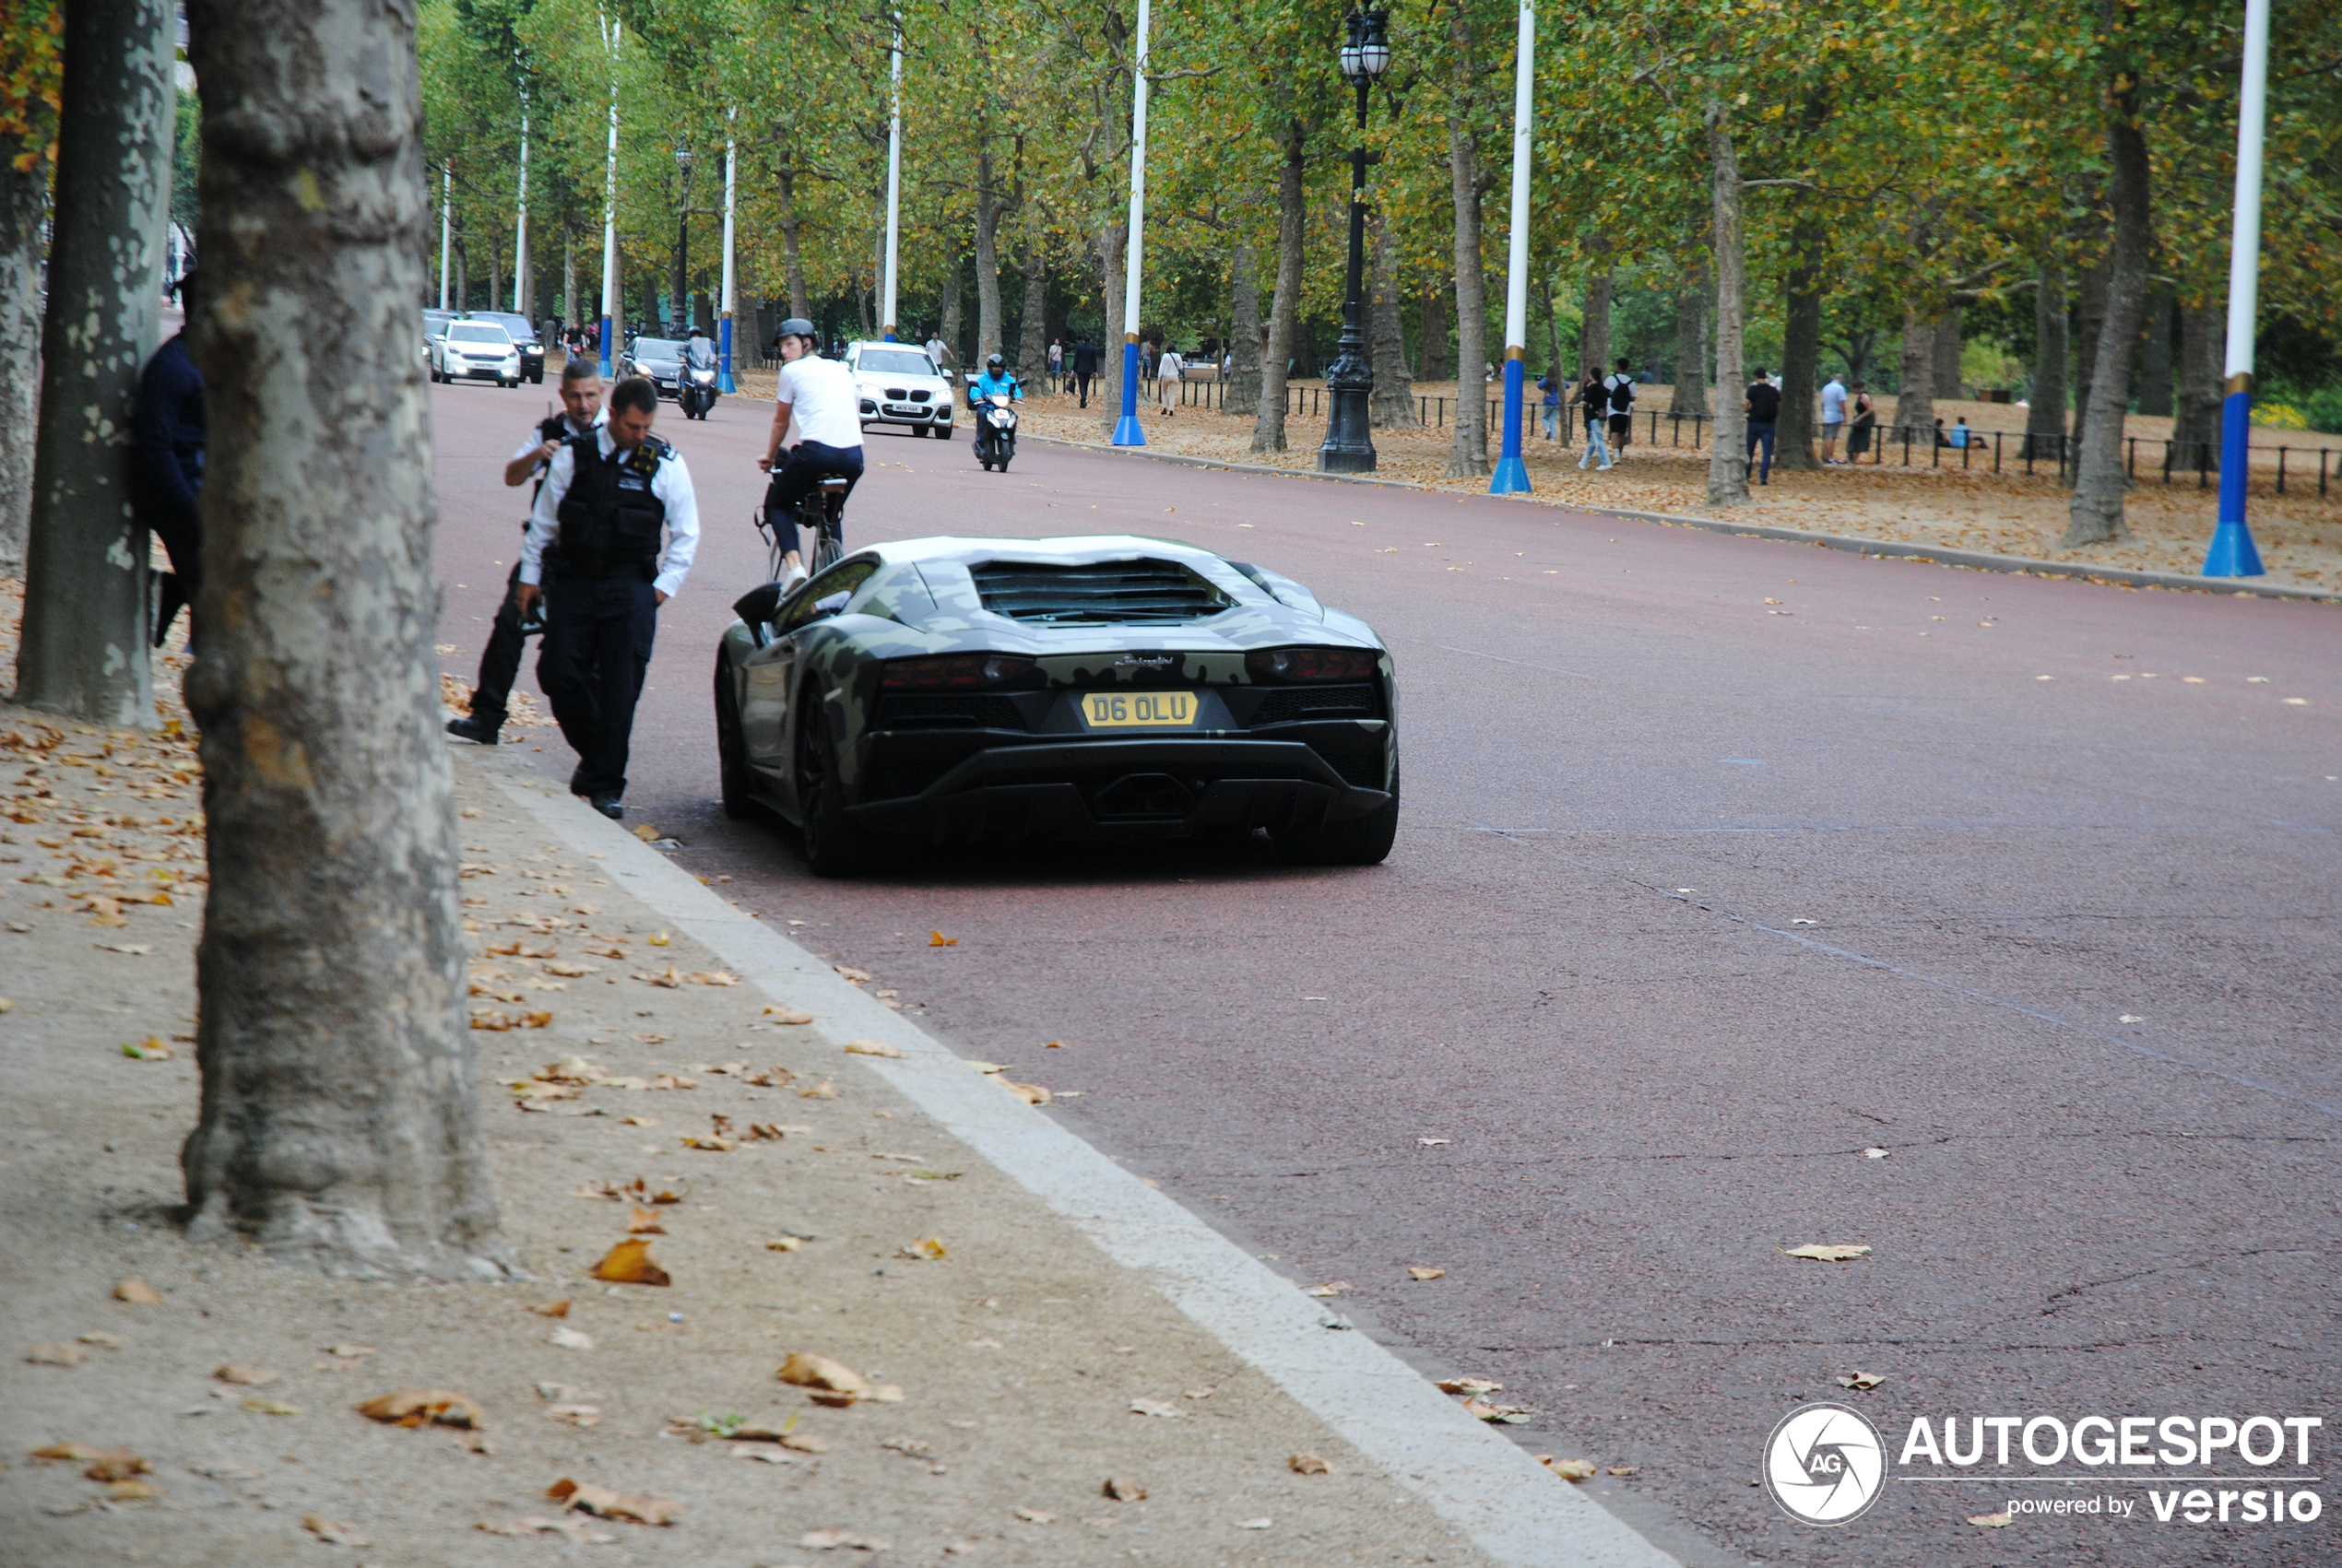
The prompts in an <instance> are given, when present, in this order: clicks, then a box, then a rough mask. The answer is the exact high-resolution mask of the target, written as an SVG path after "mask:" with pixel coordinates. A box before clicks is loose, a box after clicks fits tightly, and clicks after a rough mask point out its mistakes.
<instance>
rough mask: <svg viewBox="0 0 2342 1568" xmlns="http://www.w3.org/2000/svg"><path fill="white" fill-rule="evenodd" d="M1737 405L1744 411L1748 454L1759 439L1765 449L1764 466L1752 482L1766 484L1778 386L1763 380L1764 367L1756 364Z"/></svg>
mask: <svg viewBox="0 0 2342 1568" xmlns="http://www.w3.org/2000/svg"><path fill="white" fill-rule="evenodd" d="M1740 406H1741V407H1743V408H1745V409H1746V410H1747V412H1748V454H1749V456H1751V457H1752V458H1753V457H1755V456H1756V455H1757V444H1758V443H1759V442H1762V443H1763V445H1764V448H1765V460H1764V466H1763V467H1762V468H1761V469H1760V470H1759V476H1760V477H1758V479H1757V483H1758V484H1760V485H1769V484H1771V483H1772V482H1773V435H1774V432H1775V431H1776V430H1779V429H1780V388H1779V387H1777V386H1775V385H1774V384H1773V383H1771V382H1769V381H1767V380H1766V379H1765V367H1764V366H1762V365H1759V366H1757V379H1756V380H1755V381H1754V382H1752V383H1749V387H1748V392H1747V394H1746V395H1745V396H1744V397H1743V398H1742V400H1741V405H1740Z"/></svg>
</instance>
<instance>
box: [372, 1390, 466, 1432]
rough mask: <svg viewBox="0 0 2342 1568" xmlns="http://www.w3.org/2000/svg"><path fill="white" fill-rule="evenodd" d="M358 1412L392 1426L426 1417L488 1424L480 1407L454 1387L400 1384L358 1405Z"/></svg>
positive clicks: (462, 1423) (416, 1422) (441, 1421)
mask: <svg viewBox="0 0 2342 1568" xmlns="http://www.w3.org/2000/svg"><path fill="white" fill-rule="evenodd" d="M358 1413H359V1414H360V1415H361V1416H365V1417H367V1418H368V1419H370V1420H373V1421H387V1422H389V1423H390V1424H391V1425H393V1426H410V1427H411V1426H421V1425H422V1424H423V1423H424V1422H426V1421H435V1422H437V1423H438V1424H439V1425H441V1426H462V1427H480V1426H485V1425H487V1424H488V1418H487V1417H486V1415H485V1414H483V1413H482V1411H481V1410H480V1408H479V1406H478V1405H477V1404H475V1403H473V1402H472V1401H471V1400H470V1399H469V1398H467V1397H465V1396H463V1395H461V1394H458V1393H456V1392H455V1390H454V1389H452V1388H401V1389H398V1390H397V1391H396V1392H395V1393H390V1394H377V1395H376V1396H374V1397H373V1398H371V1399H369V1400H367V1401H366V1402H365V1403H364V1404H362V1405H361V1406H359V1407H358Z"/></svg>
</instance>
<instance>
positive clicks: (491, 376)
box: [431, 321, 521, 386]
mask: <svg viewBox="0 0 2342 1568" xmlns="http://www.w3.org/2000/svg"><path fill="white" fill-rule="evenodd" d="M520 373H521V372H520V348H519V346H518V345H517V344H515V342H514V341H513V335H512V334H511V333H509V332H506V331H505V330H504V329H503V327H501V326H499V325H497V324H495V323H494V322H492V321H451V322H449V323H448V324H447V329H446V330H445V331H444V332H443V333H441V334H440V335H439V336H437V337H434V338H432V340H431V379H432V380H433V381H492V382H494V383H496V384H497V385H498V386H518V385H519V384H520Z"/></svg>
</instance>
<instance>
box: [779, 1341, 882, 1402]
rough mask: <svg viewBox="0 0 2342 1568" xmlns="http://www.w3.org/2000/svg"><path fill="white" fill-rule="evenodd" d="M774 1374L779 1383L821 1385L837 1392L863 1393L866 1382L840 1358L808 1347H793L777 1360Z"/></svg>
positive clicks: (804, 1385)
mask: <svg viewBox="0 0 2342 1568" xmlns="http://www.w3.org/2000/svg"><path fill="white" fill-rule="evenodd" d="M773 1375H774V1376H775V1377H777V1378H779V1379H780V1380H781V1381H782V1382H783V1383H787V1384H791V1385H795V1386H797V1387H799V1388H824V1389H828V1390H830V1391H831V1392H833V1393H837V1394H867V1393H869V1390H870V1385H869V1381H868V1380H867V1379H865V1378H864V1377H863V1376H862V1374H861V1373H858V1372H856V1371H855V1370H854V1369H853V1368H852V1367H850V1366H847V1365H846V1363H845V1362H837V1361H832V1360H831V1359H830V1358H829V1357H827V1356H817V1355H815V1354H813V1353H812V1352H811V1351H810V1350H794V1351H791V1352H790V1354H789V1358H788V1360H787V1361H786V1362H782V1363H781V1369H780V1371H778V1372H776V1373H774V1374H773Z"/></svg>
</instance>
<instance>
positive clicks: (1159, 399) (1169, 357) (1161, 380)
mask: <svg viewBox="0 0 2342 1568" xmlns="http://www.w3.org/2000/svg"><path fill="white" fill-rule="evenodd" d="M1186 371H1187V361H1186V360H1182V359H1181V358H1179V351H1178V350H1177V348H1171V347H1170V346H1169V345H1167V344H1166V345H1165V347H1164V349H1163V357H1162V358H1161V359H1158V360H1155V362H1154V406H1155V407H1158V408H1160V409H1162V410H1163V412H1164V414H1165V417H1166V418H1167V417H1169V416H1170V415H1173V414H1176V413H1177V412H1178V411H1179V409H1178V402H1179V380H1180V377H1181V376H1182V375H1184V374H1185V373H1186Z"/></svg>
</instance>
